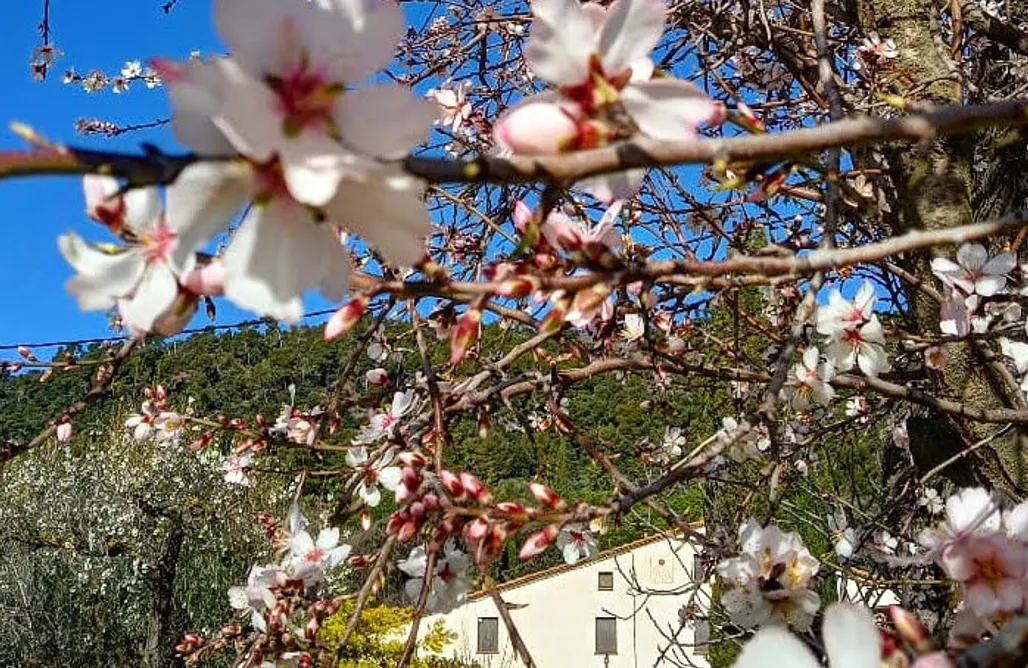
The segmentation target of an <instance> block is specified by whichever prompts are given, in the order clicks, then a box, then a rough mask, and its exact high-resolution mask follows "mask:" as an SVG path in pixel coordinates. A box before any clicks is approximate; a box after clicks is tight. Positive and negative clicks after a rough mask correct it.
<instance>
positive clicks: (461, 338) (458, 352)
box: [450, 308, 482, 364]
mask: <svg viewBox="0 0 1028 668" xmlns="http://www.w3.org/2000/svg"><path fill="white" fill-rule="evenodd" d="M481 324H482V312H481V311H479V310H478V309H477V308H469V309H468V310H467V311H465V312H464V315H462V316H461V317H460V320H458V321H457V326H456V327H455V328H454V330H453V335H452V336H451V338H450V364H459V363H460V361H461V360H462V359H464V356H465V355H467V353H468V350H469V349H470V348H471V346H473V345H475V342H476V341H478V332H479V329H480V327H481Z"/></svg>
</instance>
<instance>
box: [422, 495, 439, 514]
mask: <svg viewBox="0 0 1028 668" xmlns="http://www.w3.org/2000/svg"><path fill="white" fill-rule="evenodd" d="M421 502H422V503H424V504H425V509H426V510H433V509H435V508H438V507H439V497H438V496H436V495H435V494H426V495H425V496H423V497H421Z"/></svg>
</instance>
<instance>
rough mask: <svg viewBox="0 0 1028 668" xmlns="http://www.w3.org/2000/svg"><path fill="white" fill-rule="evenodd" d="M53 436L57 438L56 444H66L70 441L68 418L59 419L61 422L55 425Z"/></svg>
mask: <svg viewBox="0 0 1028 668" xmlns="http://www.w3.org/2000/svg"><path fill="white" fill-rule="evenodd" d="M54 435H55V436H56V437H57V442H58V443H67V442H68V441H70V440H71V422H70V421H69V420H68V418H66V417H64V418H61V422H60V423H59V424H58V425H57V429H56V430H55V431H54Z"/></svg>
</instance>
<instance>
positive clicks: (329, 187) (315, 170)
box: [279, 133, 359, 206]
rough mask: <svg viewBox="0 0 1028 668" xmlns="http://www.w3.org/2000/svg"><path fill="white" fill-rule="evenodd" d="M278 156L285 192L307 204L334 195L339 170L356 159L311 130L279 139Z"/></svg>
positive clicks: (323, 202) (340, 172) (356, 158)
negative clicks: (296, 135)
mask: <svg viewBox="0 0 1028 668" xmlns="http://www.w3.org/2000/svg"><path fill="white" fill-rule="evenodd" d="M279 159H280V160H281V161H282V169H283V173H284V176H285V180H286V185H288V186H289V193H290V194H291V195H292V196H293V197H295V198H296V200H297V201H298V202H301V203H303V204H310V205H311V206H324V205H325V204H327V203H328V201H329V200H331V199H332V197H333V196H335V194H336V188H337V187H338V186H339V180H340V179H341V178H342V177H343V174H344V173H345V172H346V171H348V168H350V167H352V166H354V165H356V164H357V162H358V161H359V158H358V157H357V156H356V155H354V154H353V153H350V152H349V151H347V150H345V149H343V148H342V147H340V146H337V145H336V144H335V143H333V142H330V141H329V140H328V139H327V138H326V137H324V136H322V135H319V134H314V133H304V134H302V135H300V136H299V137H296V138H294V139H289V140H286V141H285V142H283V143H282V144H281V145H280V146H279Z"/></svg>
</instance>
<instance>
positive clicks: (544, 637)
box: [422, 535, 710, 668]
mask: <svg viewBox="0 0 1028 668" xmlns="http://www.w3.org/2000/svg"><path fill="white" fill-rule="evenodd" d="M702 578H703V568H702V565H701V563H700V561H699V559H698V557H697V552H696V550H695V549H694V548H693V547H692V546H691V545H690V544H688V543H685V542H682V541H681V540H678V539H675V538H672V537H669V536H662V535H657V536H651V537H649V538H645V539H642V540H638V541H635V542H632V543H628V544H625V545H621V546H619V547H617V548H614V549H611V550H607V551H606V552H601V553H600V554H599V555H598V556H597V557H595V558H593V559H590V560H588V561H581V562H578V563H576V564H574V565H562V566H557V567H554V568H550V569H547V570H543V571H539V572H537V573H532V574H530V575H527V576H525V577H522V578H518V579H516V580H511V581H509V582H505V583H502V584H500V585H498V586H497V589H498V590H499V592H500V594H501V596H502V598H503V600H504V602H505V605H506V607H507V610H508V611H509V612H510V616H511V618H512V619H513V621H514V622H515V625H516V626H517V630H518V632H519V633H520V634H521V637H522V639H523V640H524V642H525V645H526V646H527V647H528V650H529V652H530V653H531V654H532V658H533V659H534V660H535V663H536V665H538V666H540V668H543V667H554V668H657V667H659V666H669V667H670V666H683V665H684V666H689V665H693V666H697V667H698V668H707V666H708V665H709V664H708V663H707V660H706V640H707V637H708V635H709V624H708V623H707V620H706V619H705V618H703V616H702V613H703V611H705V610H707V609H709V606H710V586H709V583H707V582H706V581H703V579H702ZM683 611H684V614H683ZM437 619H442V620H443V622H444V623H445V625H446V628H447V629H448V630H449V631H452V632H453V633H455V634H456V640H455V642H454V643H452V644H450V645H448V646H447V648H446V649H445V651H444V652H443V653H442V654H444V655H447V656H453V657H456V658H461V659H464V660H471V661H476V662H478V663H479V664H480V665H481V666H483V668H501V667H504V666H515V665H520V661H519V660H518V658H517V656H516V655H515V653H514V648H513V646H512V644H511V641H510V638H509V636H508V633H507V630H506V628H505V627H504V623H503V620H502V619H501V618H500V615H499V614H498V613H497V609H496V604H495V603H494V602H493V600H492V598H491V597H490V596H489V594H488V593H486V592H477V593H475V594H472V595H471V596H470V597H469V600H468V601H467V602H466V603H465V604H464V605H462V606H461V607H459V608H457V609H455V610H453V611H451V612H449V613H447V614H445V615H433V616H431V617H426V618H425V620H424V621H423V623H422V628H423V629H427V628H430V627H431V625H432V623H434V622H435V620H437Z"/></svg>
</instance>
